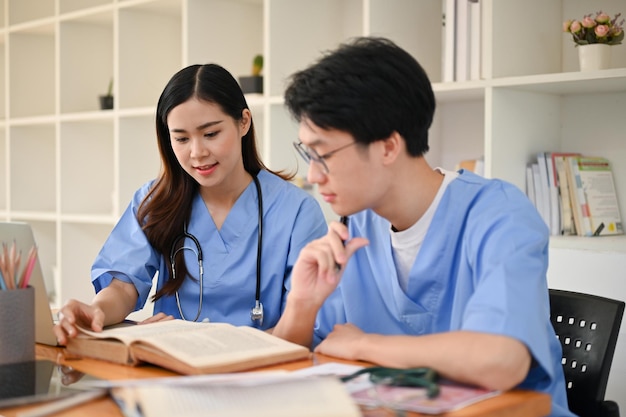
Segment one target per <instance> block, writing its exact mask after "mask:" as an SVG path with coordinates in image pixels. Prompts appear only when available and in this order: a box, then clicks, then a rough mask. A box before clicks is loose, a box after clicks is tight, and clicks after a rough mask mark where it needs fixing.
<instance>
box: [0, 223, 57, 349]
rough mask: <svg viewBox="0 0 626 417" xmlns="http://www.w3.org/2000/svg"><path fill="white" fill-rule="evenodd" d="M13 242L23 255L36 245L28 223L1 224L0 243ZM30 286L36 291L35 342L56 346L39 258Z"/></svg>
mask: <svg viewBox="0 0 626 417" xmlns="http://www.w3.org/2000/svg"><path fill="white" fill-rule="evenodd" d="M13 241H15V243H16V247H17V248H18V249H19V250H21V251H22V254H27V253H28V251H29V250H30V248H31V247H32V246H33V245H35V237H34V235H33V231H32V229H31V227H30V225H29V224H28V223H23V222H0V242H5V243H6V244H8V245H10V244H11V243H12V242H13ZM38 249H40V248H38ZM24 256H25V255H24ZM30 286H31V287H33V288H34V289H35V342H37V343H41V344H44V345H52V346H56V345H57V338H56V336H55V335H54V332H53V330H52V328H53V327H54V321H53V318H52V311H51V310H50V303H49V302H48V292H47V291H46V286H45V282H44V280H43V274H42V272H41V264H40V263H39V258H37V262H35V267H34V268H33V272H32V275H31V278H30Z"/></svg>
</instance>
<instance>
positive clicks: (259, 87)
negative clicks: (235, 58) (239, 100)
mask: <svg viewBox="0 0 626 417" xmlns="http://www.w3.org/2000/svg"><path fill="white" fill-rule="evenodd" d="M239 85H240V86H241V90H242V91H243V93H244V94H249V93H260V94H263V76H262V75H250V76H247V77H239Z"/></svg>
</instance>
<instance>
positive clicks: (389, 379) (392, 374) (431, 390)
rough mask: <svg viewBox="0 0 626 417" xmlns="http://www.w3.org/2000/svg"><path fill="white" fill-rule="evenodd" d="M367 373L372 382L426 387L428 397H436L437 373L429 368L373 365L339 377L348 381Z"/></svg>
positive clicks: (437, 391) (437, 390) (437, 389)
mask: <svg viewBox="0 0 626 417" xmlns="http://www.w3.org/2000/svg"><path fill="white" fill-rule="evenodd" d="M363 374H369V378H370V381H371V382H372V383H373V384H381V385H391V386H396V387H423V388H426V395H427V396H428V398H436V397H437V396H438V395H439V384H437V381H438V380H439V375H438V374H437V372H436V371H435V370H433V369H431V368H408V369H398V368H387V367H384V366H373V367H370V368H363V369H359V370H358V371H356V372H354V373H352V374H350V375H346V376H344V377H342V378H341V381H342V382H348V381H350V380H351V379H354V378H356V377H358V376H360V375H363Z"/></svg>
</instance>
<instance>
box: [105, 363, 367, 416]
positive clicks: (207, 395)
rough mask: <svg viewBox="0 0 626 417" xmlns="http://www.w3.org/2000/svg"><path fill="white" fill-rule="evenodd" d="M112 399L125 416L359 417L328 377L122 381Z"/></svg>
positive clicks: (250, 374)
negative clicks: (249, 416) (138, 412)
mask: <svg viewBox="0 0 626 417" xmlns="http://www.w3.org/2000/svg"><path fill="white" fill-rule="evenodd" d="M111 397H112V398H113V399H114V400H115V402H116V404H117V405H118V407H119V408H120V409H121V410H122V412H123V414H124V415H126V416H137V415H138V414H137V411H138V410H141V414H140V415H141V416H142V417H170V416H207V415H215V416H223V417H228V416H245V415H253V416H255V417H292V416H298V417H358V416H360V415H361V411H360V410H359V407H358V405H357V404H356V403H355V402H354V401H353V399H352V398H351V397H350V394H349V393H348V391H347V390H346V388H345V387H344V386H343V384H342V383H341V382H340V381H339V379H338V378H335V377H333V376H329V375H326V376H318V377H303V376H298V375H297V374H293V373H289V372H286V371H285V372H279V371H265V372H242V373H236V374H219V375H200V376H198V375H194V376H182V377H181V376H179V377H176V378H156V379H150V380H149V381H147V380H145V379H144V380H135V381H124V382H123V383H122V384H119V385H117V386H115V385H114V386H113V388H112V389H111Z"/></svg>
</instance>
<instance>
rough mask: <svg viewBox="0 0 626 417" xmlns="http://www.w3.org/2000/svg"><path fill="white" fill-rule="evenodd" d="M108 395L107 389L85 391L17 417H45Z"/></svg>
mask: <svg viewBox="0 0 626 417" xmlns="http://www.w3.org/2000/svg"><path fill="white" fill-rule="evenodd" d="M107 393H108V390H106V389H98V390H95V391H85V392H81V393H78V394H75V395H72V396H71V397H68V398H63V399H61V400H57V401H54V402H52V403H50V404H46V405H42V406H40V407H37V408H34V409H32V410H28V411H24V412H23V413H19V414H17V417H43V416H47V415H50V414H53V413H58V412H59V411H63V410H67V409H68V408H71V407H75V406H77V405H80V404H83V403H86V402H88V401H91V400H95V399H97V398H100V397H103V396H105V395H106V394H107Z"/></svg>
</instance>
